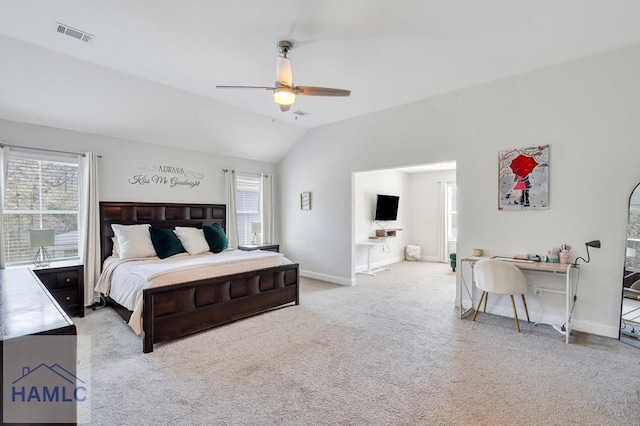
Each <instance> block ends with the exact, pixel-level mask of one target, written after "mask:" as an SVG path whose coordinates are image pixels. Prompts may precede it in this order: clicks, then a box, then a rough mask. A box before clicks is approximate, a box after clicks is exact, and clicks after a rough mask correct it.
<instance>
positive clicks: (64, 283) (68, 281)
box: [55, 271, 78, 288]
mask: <svg viewBox="0 0 640 426" xmlns="http://www.w3.org/2000/svg"><path fill="white" fill-rule="evenodd" d="M67 287H76V288H77V287H78V271H67V272H58V273H57V274H56V287H55V288H67Z"/></svg>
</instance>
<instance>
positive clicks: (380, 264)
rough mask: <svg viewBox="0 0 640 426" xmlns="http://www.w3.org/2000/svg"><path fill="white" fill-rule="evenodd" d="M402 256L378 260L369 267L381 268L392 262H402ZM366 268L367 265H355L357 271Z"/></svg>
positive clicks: (363, 270) (362, 270)
mask: <svg viewBox="0 0 640 426" xmlns="http://www.w3.org/2000/svg"><path fill="white" fill-rule="evenodd" d="M403 260H404V257H394V258H392V259H385V260H380V261H378V262H372V263H371V269H376V268H382V267H383V266H387V265H391V264H392V263H398V262H402V261H403ZM366 270H367V265H360V266H356V273H357V272H365V271H366Z"/></svg>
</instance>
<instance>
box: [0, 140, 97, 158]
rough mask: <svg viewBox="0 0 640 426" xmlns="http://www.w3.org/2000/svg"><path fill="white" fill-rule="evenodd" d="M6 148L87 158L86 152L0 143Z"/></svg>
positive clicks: (0, 146)
mask: <svg viewBox="0 0 640 426" xmlns="http://www.w3.org/2000/svg"><path fill="white" fill-rule="evenodd" d="M5 146H9V147H14V148H22V149H31V150H33V151H45V152H53V153H56V154H72V155H79V156H81V157H86V154H85V153H84V152H71V151H58V150H55V149H46V148H33V147H31V146H20V145H11V144H8V143H0V148H4V147H5ZM98 158H102V155H98Z"/></svg>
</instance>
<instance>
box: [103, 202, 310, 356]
mask: <svg viewBox="0 0 640 426" xmlns="http://www.w3.org/2000/svg"><path fill="white" fill-rule="evenodd" d="M215 223H217V224H219V225H220V226H221V227H222V229H225V230H226V206H225V205H221V204H175V203H174V204H166V203H135V202H101V203H100V243H101V260H102V262H103V263H104V262H105V260H107V258H109V257H110V256H111V254H112V251H113V239H112V238H113V236H114V232H113V229H112V227H111V225H112V224H120V225H140V224H149V225H151V226H153V227H157V228H175V227H176V226H180V227H196V228H202V227H203V226H211V225H213V224H215ZM299 294H300V293H299V271H298V264H296V263H288V264H282V265H278V266H271V267H266V268H260V269H252V270H248V271H243V272H235V273H232V274H228V275H222V276H216V277H209V278H201V279H196V280H189V281H187V282H180V283H175V284H169V285H163V286H155V287H149V288H145V289H144V290H143V291H142V297H141V300H142V308H141V315H142V333H143V352H144V353H149V352H153V345H154V344H155V343H158V342H162V341H168V340H173V339H177V338H180V337H183V336H187V335H189V334H193V333H196V332H199V331H203V330H207V329H210V328H213V327H216V326H219V325H222V324H226V323H229V322H232V321H236V320H239V319H242V318H246V317H249V316H252V315H255V314H258V313H262V312H266V311H269V310H272V309H274V308H278V307H282V306H288V305H298V304H299ZM105 299H106V300H107V302H108V304H109V305H111V306H112V307H113V308H114V309H115V311H116V312H117V313H118V314H119V315H120V316H121V317H122V318H123V319H124V320H125V321H126V322H129V321H130V320H131V319H132V315H133V314H134V311H133V310H131V309H128V308H127V307H125V306H123V305H121V304H120V303H118V302H117V301H116V300H114V299H113V298H111V297H110V296H109V295H105Z"/></svg>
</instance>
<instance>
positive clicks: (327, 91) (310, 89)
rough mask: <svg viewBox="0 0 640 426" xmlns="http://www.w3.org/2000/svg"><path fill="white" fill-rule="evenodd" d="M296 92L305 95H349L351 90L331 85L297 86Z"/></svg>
mask: <svg viewBox="0 0 640 426" xmlns="http://www.w3.org/2000/svg"><path fill="white" fill-rule="evenodd" d="M295 91H296V94H298V95H304V96H349V95H351V90H344V89H332V88H330V87H314V86H297V87H296V88H295Z"/></svg>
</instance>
